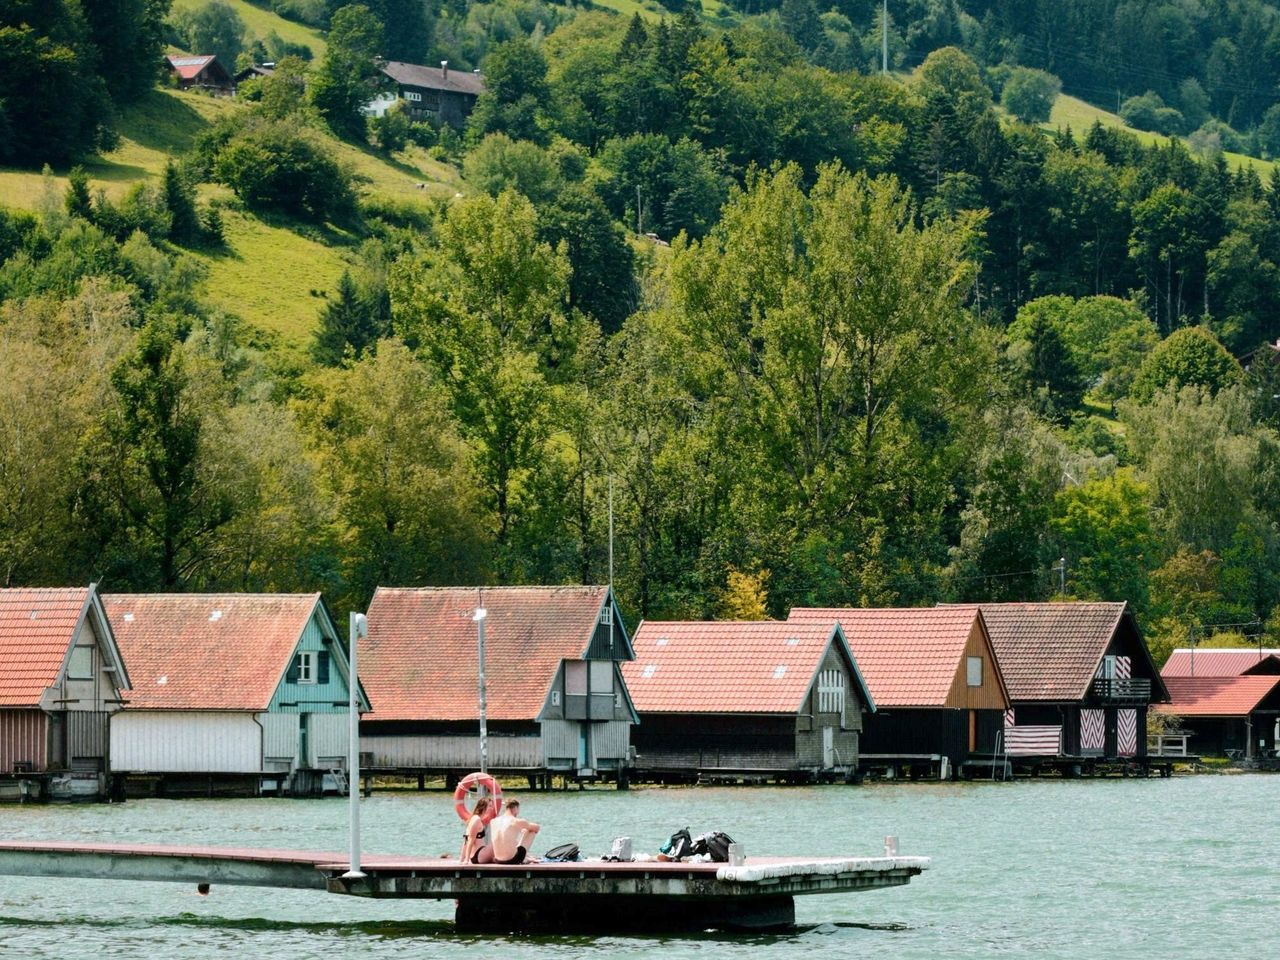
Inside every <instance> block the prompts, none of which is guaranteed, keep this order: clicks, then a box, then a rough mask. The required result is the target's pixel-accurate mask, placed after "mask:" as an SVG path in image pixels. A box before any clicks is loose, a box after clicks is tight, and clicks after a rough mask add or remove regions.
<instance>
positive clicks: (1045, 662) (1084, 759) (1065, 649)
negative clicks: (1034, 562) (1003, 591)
mask: <svg viewBox="0 0 1280 960" xmlns="http://www.w3.org/2000/svg"><path fill="white" fill-rule="evenodd" d="M981 608H982V616H983V618H984V619H985V620H986V623H987V629H988V631H989V632H990V635H991V643H992V646H993V647H994V648H995V652H996V657H997V658H998V659H999V661H1000V669H1001V671H1002V673H1003V674H1004V681H1005V685H1006V687H1007V688H1008V690H1009V699H1010V701H1011V709H1010V710H1009V712H1008V714H1006V720H1005V728H1004V751H1005V752H1006V753H1007V754H1008V755H1009V756H1010V757H1011V758H1013V759H1014V760H1015V762H1017V763H1018V765H1022V766H1027V765H1031V766H1035V765H1037V764H1038V763H1039V762H1041V761H1037V760H1035V759H1034V758H1056V759H1059V760H1067V761H1070V762H1072V764H1073V767H1072V769H1075V768H1077V767H1083V766H1088V765H1091V764H1093V763H1095V762H1097V761H1115V760H1134V761H1140V760H1143V759H1145V757H1146V753H1147V746H1146V727H1147V711H1148V709H1149V708H1150V707H1151V705H1152V704H1154V703H1167V702H1168V701H1169V691H1168V690H1167V689H1166V687H1165V684H1164V682H1163V681H1162V680H1161V678H1160V673H1159V671H1158V670H1157V669H1156V666H1155V664H1154V663H1153V662H1152V660H1151V654H1150V653H1149V652H1148V651H1147V645H1146V643H1144V642H1143V639H1142V634H1141V633H1139V631H1138V625H1137V623H1136V622H1135V621H1134V618H1133V614H1132V612H1131V611H1130V610H1129V609H1128V606H1127V605H1126V604H1124V603H984V604H982V605H981ZM1064 769H1065V768H1064Z"/></svg>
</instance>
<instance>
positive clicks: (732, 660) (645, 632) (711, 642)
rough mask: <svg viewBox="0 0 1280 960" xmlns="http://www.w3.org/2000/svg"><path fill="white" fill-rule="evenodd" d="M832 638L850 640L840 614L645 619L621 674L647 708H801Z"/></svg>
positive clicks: (752, 710)
mask: <svg viewBox="0 0 1280 960" xmlns="http://www.w3.org/2000/svg"><path fill="white" fill-rule="evenodd" d="M833 639H834V641H835V642H837V643H839V644H841V645H844V638H843V636H842V634H841V633H840V630H839V627H838V626H837V624H836V622H835V619H834V618H831V619H827V620H824V621H821V622H818V621H816V620H815V621H812V622H805V623H789V622H779V621H776V620H764V621H745V622H744V621H727V622H713V623H708V622H702V621H675V622H670V621H656V620H654V621H645V622H643V623H641V624H640V626H638V627H637V628H636V635H635V640H634V643H635V648H636V659H635V660H634V661H633V662H632V663H626V664H623V667H622V675H623V678H624V679H625V680H626V681H627V689H628V690H630V691H631V699H632V701H633V702H634V703H635V706H636V710H637V711H638V712H639V713H641V714H645V713H795V712H796V711H797V710H799V709H800V707H801V705H802V704H803V702H804V698H805V695H806V694H807V693H808V691H809V686H810V684H811V683H812V681H813V678H814V675H815V674H816V673H817V671H818V667H819V665H820V664H821V663H822V658H823V656H824V655H825V653H826V651H827V647H828V646H829V645H830V644H831V643H832V642H833ZM864 687H865V685H864ZM858 695H859V697H861V698H862V699H863V700H867V699H868V698H867V694H866V691H865V688H864V689H863V690H859V691H858Z"/></svg>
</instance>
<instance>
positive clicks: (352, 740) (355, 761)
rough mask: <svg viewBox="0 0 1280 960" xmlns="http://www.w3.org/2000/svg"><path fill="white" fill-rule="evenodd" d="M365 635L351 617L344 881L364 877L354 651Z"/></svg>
mask: <svg viewBox="0 0 1280 960" xmlns="http://www.w3.org/2000/svg"><path fill="white" fill-rule="evenodd" d="M368 635H369V622H368V621H367V620H366V619H365V616H364V614H363V613H353V614H351V628H350V631H349V633H348V637H349V640H350V646H349V648H348V650H347V662H348V664H349V665H350V668H351V669H350V673H351V675H350V676H349V677H347V686H348V688H349V689H348V690H347V710H348V711H349V713H350V716H349V717H348V721H349V727H348V733H349V739H348V742H347V793H348V794H349V802H350V818H351V826H350V834H351V836H350V839H351V869H350V870H348V871H347V872H346V873H345V874H343V876H344V877H349V878H352V879H358V878H360V877H363V876H364V874H363V873H361V872H360V680H359V679H358V678H357V676H356V648H357V647H358V646H359V642H360V638H361V637H367V636H368Z"/></svg>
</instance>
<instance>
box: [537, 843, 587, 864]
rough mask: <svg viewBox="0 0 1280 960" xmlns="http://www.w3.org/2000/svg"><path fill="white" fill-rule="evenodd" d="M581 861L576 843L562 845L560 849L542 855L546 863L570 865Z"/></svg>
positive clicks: (554, 848) (553, 848) (555, 848)
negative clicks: (569, 863)
mask: <svg viewBox="0 0 1280 960" xmlns="http://www.w3.org/2000/svg"><path fill="white" fill-rule="evenodd" d="M580 859H581V857H579V856H578V845H577V844H576V843H562V844H560V846H558V847H552V848H551V849H550V850H548V851H547V852H546V853H544V854H543V855H542V860H543V862H544V863H568V862H571V861H574V860H580Z"/></svg>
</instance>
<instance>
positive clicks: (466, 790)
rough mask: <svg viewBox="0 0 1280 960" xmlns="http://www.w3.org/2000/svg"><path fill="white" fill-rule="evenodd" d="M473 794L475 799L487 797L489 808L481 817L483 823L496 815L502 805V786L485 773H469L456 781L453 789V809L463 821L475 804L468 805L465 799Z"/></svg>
mask: <svg viewBox="0 0 1280 960" xmlns="http://www.w3.org/2000/svg"><path fill="white" fill-rule="evenodd" d="M473 796H474V798H475V799H476V800H479V799H480V798H481V797H488V798H489V809H488V810H486V811H485V812H484V815H483V816H482V817H481V819H482V820H483V821H484V822H485V823H488V822H489V821H490V820H492V819H493V818H494V817H496V816H497V815H498V808H499V807H501V806H502V787H500V786H499V785H498V781H497V780H495V779H494V778H493V777H492V776H490V775H489V774H487V773H469V774H467V775H466V776H465V777H463V778H462V779H461V780H459V781H458V789H457V790H454V791H453V809H454V810H456V811H457V812H458V816H459V818H461V820H462V822H463V823H466V822H467V821H468V820H470V819H471V810H472V808H473V807H474V806H475V804H474V803H473V804H472V805H471V806H470V807H468V806H467V799H468V798H469V797H473Z"/></svg>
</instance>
